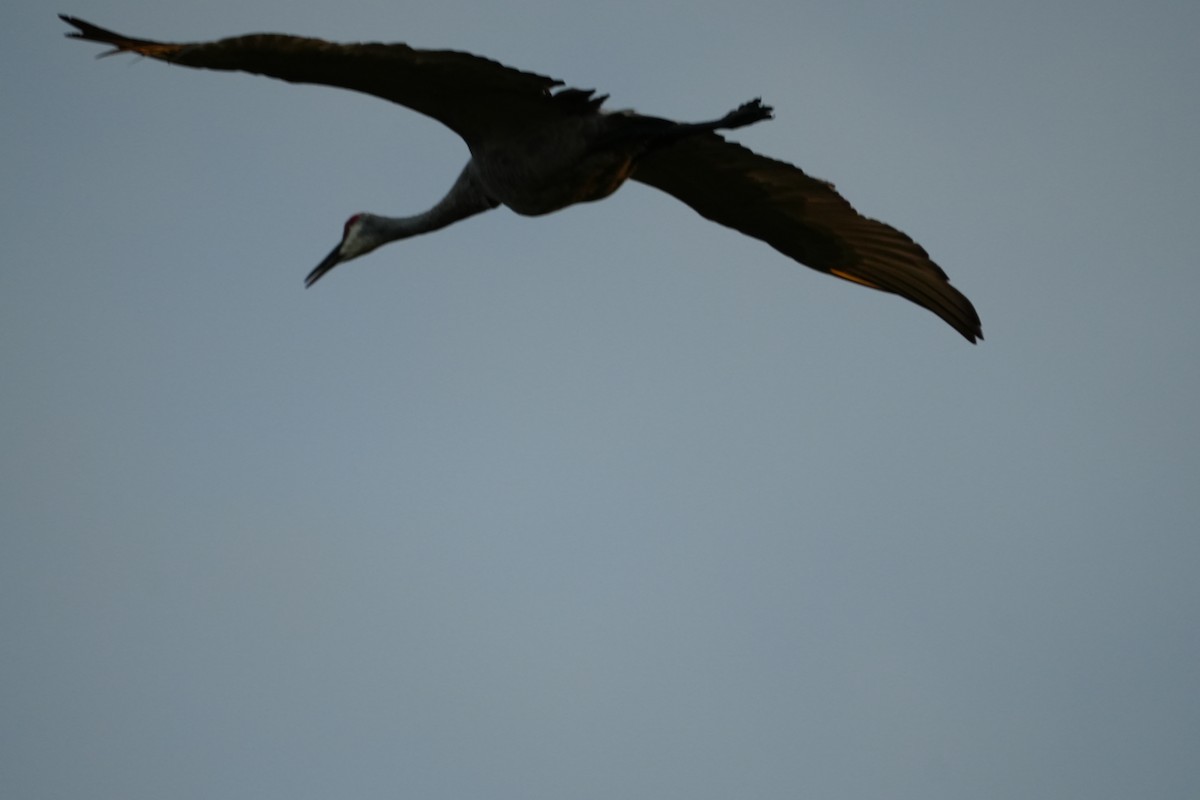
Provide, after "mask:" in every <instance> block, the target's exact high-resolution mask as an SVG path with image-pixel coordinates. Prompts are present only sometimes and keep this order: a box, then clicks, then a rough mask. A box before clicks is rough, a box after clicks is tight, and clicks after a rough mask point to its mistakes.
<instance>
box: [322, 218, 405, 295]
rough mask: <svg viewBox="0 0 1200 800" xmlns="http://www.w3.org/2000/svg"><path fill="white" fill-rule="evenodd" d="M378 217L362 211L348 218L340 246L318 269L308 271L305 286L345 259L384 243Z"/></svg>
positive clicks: (331, 252)
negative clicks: (377, 221)
mask: <svg viewBox="0 0 1200 800" xmlns="http://www.w3.org/2000/svg"><path fill="white" fill-rule="evenodd" d="M377 219H378V217H376V216H375V215H374V214H366V213H360V214H355V215H354V216H352V217H350V219H348V220H346V225H345V227H344V228H343V229H342V241H340V242H338V246H337V247H335V248H333V250H332V251H330V253H329V255H327V256H325V260H324V261H322V262H321V263H320V264H318V265H317V267H316V269H314V270H313V271H312V272H310V273H308V277H307V278H305V279H304V286H305V287H309V286H312V285H313V284H314V283H316V282H317V281H319V280H320V279H321V277H322V276H323V275H324V274H325V273H326V272H329V270H331V269H333V268H334V267H336V266H337V265H338V264H341V263H342V262H343V261H349V260H350V259H352V258H358V257H359V256H361V255H365V254H367V253H369V252H371V251H372V250H374V249H375V248H376V247H379V245H381V244H383V243H384V241H385V240H384V239H383V238H382V237H381V236H380V235H379V230H378V226H377V225H376V224H375V222H376V220H377Z"/></svg>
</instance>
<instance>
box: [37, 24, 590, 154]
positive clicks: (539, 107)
mask: <svg viewBox="0 0 1200 800" xmlns="http://www.w3.org/2000/svg"><path fill="white" fill-rule="evenodd" d="M60 17H61V18H62V20H63V21H64V22H67V23H68V24H70V25H73V26H74V27H75V28H77V29H78V30H77V31H74V32H72V33H69V34H67V36H69V37H72V38H76V39H85V40H87V41H91V42H101V43H103V44H108V45H111V46H112V47H113V49H112V50H110V51H108V52H105V53H102V54H101V55H111V54H113V53H121V52H132V53H139V54H141V55H143V56H146V57H148V58H156V59H159V60H160V61H168V62H170V63H172V64H179V65H182V66H186V67H199V68H203V69H217V70H236V71H241V72H250V73H254V74H256V75H267V76H269V77H272V78H279V79H281V80H285V81H290V82H292V83H317V84H324V85H326V86H338V87H341V88H343V89H352V90H354V91H358V92H365V93H367V94H371V95H375V96H376V97H381V98H383V99H384V100H391V101H392V102H393V103H399V104H400V105H402V106H407V107H408V108H411V109H413V110H414V111H419V112H420V113H422V114H425V115H427V116H430V117H433V118H434V119H436V120H438V121H439V122H442V123H444V124H445V125H447V126H448V127H450V128H451V129H452V130H454V131H455V132H456V133H458V134H459V135H460V136H462V137H463V138H464V139H466V140H467V143H468V144H470V143H472V142H475V141H478V140H479V139H481V138H482V137H483V136H484V135H485V134H491V135H495V134H496V133H497V132H498V131H499V132H503V131H505V130H517V129H519V128H524V127H526V126H529V125H537V124H538V123H539V122H542V121H544V120H546V119H547V118H556V117H559V116H561V115H562V114H563V113H565V112H568V111H569V110H570V109H571V108H572V105H573V103H574V105H575V107H578V105H577V104H578V102H579V100H580V97H581V96H584V98H585V99H586V95H587V94H590V93H585V92H576V93H573V94H572V93H570V92H568V93H565V94H566V95H567V96H566V97H563V98H562V101H559V102H556V101H555V100H554V99H553V98H552V97H551V95H550V90H551V89H552V88H553V87H555V86H561V85H562V81H559V80H555V79H554V78H549V77H547V76H545V75H537V74H535V73H532V72H522V71H520V70H516V69H512V68H510V67H506V66H504V65H503V64H500V63H498V62H495V61H491V60H489V59H486V58H481V57H480V56H474V55H471V54H470V53H460V52H457V51H454V50H417V49H415V48H412V47H409V46H407V45H403V44H336V43H333V42H326V41H323V40H321V39H308V38H303V37H299V36H284V35H282V34H274V33H260V34H251V35H249V36H234V37H231V38H228V39H218V40H216V41H211V42H197V43H192V44H181V43H173V42H155V41H150V40H147V39H133V38H130V37H128V36H123V35H121V34H119V33H114V32H113V31H109V30H105V29H104V28H101V27H99V26H96V25H93V24H91V23H90V22H84V21H83V20H81V19H77V18H75V17H69V16H66V15H60ZM563 101H567V102H563ZM571 101H573V102H571Z"/></svg>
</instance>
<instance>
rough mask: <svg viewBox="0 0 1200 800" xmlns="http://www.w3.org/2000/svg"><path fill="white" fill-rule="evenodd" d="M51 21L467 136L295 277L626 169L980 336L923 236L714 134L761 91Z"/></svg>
mask: <svg viewBox="0 0 1200 800" xmlns="http://www.w3.org/2000/svg"><path fill="white" fill-rule="evenodd" d="M60 17H61V18H62V20H63V21H64V22H67V23H68V24H70V25H72V26H73V27H75V28H76V30H75V31H72V32H70V33H68V34H67V35H68V36H69V37H72V38H76V39H85V40H87V41H92V42H101V43H103V44H107V45H110V46H111V47H112V48H113V49H112V50H108V51H105V52H104V53H101V54H100V55H101V56H106V55H112V54H114V53H121V52H132V53H138V54H140V55H143V56H147V57H149V58H155V59H158V60H160V61H166V62H169V63H172V64H179V65H181V66H186V67H198V68H203V69H216V70H232V71H242V72H250V73H254V74H257V75H267V76H270V77H272V78H280V79H282V80H285V81H289V82H292V83H315V84H324V85H328V86H338V87H341V88H344V89H352V90H355V91H359V92H365V93H366V94H371V95H375V96H376V97H380V98H383V99H384V100H390V101H392V102H394V103H399V104H400V105H402V106H407V107H408V108H411V109H413V110H414V111H418V112H420V113H422V114H425V115H427V116H430V117H432V118H434V119H436V120H438V121H439V122H441V123H443V124H444V125H446V126H447V127H449V128H450V129H451V130H453V131H454V132H455V133H457V134H458V135H459V136H461V137H462V138H463V139H464V140H465V141H466V143H467V146H468V148H469V149H470V153H471V158H470V160H469V161H468V162H467V165H466V166H465V167H464V168H463V170H462V173H461V174H460V175H459V176H458V179H457V180H456V181H455V182H454V185H453V186H452V187H451V188H450V191H449V192H448V193H447V194H446V196H445V197H444V198H442V199H441V200H440V201H439V202H438V203H436V204H435V205H434V206H433V207H432V208H430V209H429V210H428V211H426V212H424V213H422V214H417V215H415V216H409V217H384V216H379V215H377V214H367V213H360V214H355V215H353V216H352V217H350V219H349V220H347V221H346V224H345V227H344V230H343V234H342V240H341V242H339V243H338V245H337V247H335V248H334V249H333V251H332V252H330V254H329V255H328V256H327V257H326V258H325V260H323V261H322V262H321V263H320V264H319V265H318V266H317V267H316V268H315V269H314V270H313V271H312V272H310V273H309V274H308V277H307V279H306V280H305V285H306V286H311V285H312V284H314V283H316V282H317V281H318V280H319V279H320V278H321V277H322V276H323V275H325V274H326V273H327V272H329V270H331V269H333V268H334V267H335V266H337V265H338V264H340V263H342V262H345V261H349V260H350V259H352V258H358V257H359V256H361V255H364V254H366V253H369V252H371V251H372V250H374V249H375V248H377V247H379V246H380V245H382V244H386V243H388V242H392V241H396V240H398V239H404V238H407V237H410V236H415V235H417V234H421V233H428V232H429V231H434V230H437V229H439V228H443V227H445V226H447V225H450V224H451V223H454V222H457V221H459V220H461V219H465V218H466V217H469V216H472V215H474V214H478V213H480V212H483V211H487V210H489V209H492V208H495V207H496V206H499V205H505V206H508V207H509V208H511V209H512V210H513V211H515V212H517V213H518V214H527V215H538V214H548V213H550V212H552V211H557V210H559V209H561V208H565V207H567V206H569V205H573V204H575V203H581V202H585V201H589V200H599V199H601V198H603V197H607V196H608V195H610V194H612V193H613V192H614V191H616V189H617V188H618V187H619V186H620V185H621V184H622V183H624V182H625V180H626V179H627V178H633V179H634V180H635V181H639V182H640V183H645V184H648V185H650V186H653V187H655V188H656V189H660V190H662V191H664V192H666V193H667V194H670V195H672V196H673V197H675V198H677V199H679V200H682V201H683V202H684V203H686V204H687V205H689V206H691V207H692V208H693V209H695V210H696V211H697V212H699V213H700V214H701V215H702V216H704V217H706V218H708V219H710V220H712V221H713V222H718V223H720V224H722V225H725V226H728V227H730V228H733V229H735V230H738V231H741V232H742V233H744V234H746V235H748V236H753V237H754V238H756V239H761V240H762V241H764V242H766V243H767V244H769V245H771V246H772V247H774V248H775V249H776V250H778V251H780V252H781V253H783V254H784V255H786V256H788V257H790V258H792V259H795V260H796V261H798V262H800V263H801V264H805V265H807V266H809V267H812V268H814V269H817V270H820V271H821V272H826V273H829V274H831V275H835V276H837V277H839V278H843V279H845V280H848V281H853V282H855V283H859V284H862V285H863V286H869V287H871V288H874V289H881V290H883V291H886V292H892V293H894V294H898V295H900V296H901V297H906V298H908V299H909V300H911V301H913V302H915V303H917V304H918V305H921V306H924V307H925V308H927V309H929V310H930V311H932V312H933V313H935V314H937V315H938V316H939V317H941V318H942V319H943V320H945V321H946V322H948V323H949V324H950V325H951V326H953V328H954V329H955V330H957V331H958V332H959V333H961V334H962V335H963V336H964V337H966V339H967V340H968V341H970V342H974V341H975V340H976V339H982V338H983V331H982V329H981V327H980V323H979V315H978V314H976V312H975V308H974V307H973V306H972V305H971V302H970V301H969V300H967V298H966V297H965V296H964V295H963V294H962V293H961V292H959V291H958V290H957V289H955V288H954V287H953V286H951V285H950V283H949V281H948V279H947V277H946V273H945V272H943V271H942V269H941V268H940V267H938V266H937V264H935V263H933V261H932V260H930V258H929V256H928V254H927V253H926V252H925V250H924V249H923V248H922V247H921V246H920V245H918V244H917V243H916V242H914V241H913V240H912V239H910V238H909V237H908V236H906V235H905V234H903V233H901V232H900V231H898V230H896V229H895V228H893V227H891V226H890V225H887V224H885V223H883V222H879V221H878V220H874V219H868V218H867V217H864V216H862V215H860V214H859V213H858V212H857V211H855V210H854V209H853V208H852V207H851V206H850V204H849V203H848V202H847V201H846V200H845V199H844V198H843V197H842V196H841V195H840V194H838V193H837V191H835V189H834V187H833V185H832V184H830V183H828V182H826V181H823V180H819V179H817V178H814V177H812V176H810V175H807V174H805V173H804V172H803V171H802V170H800V169H799V168H798V167H795V166H792V165H791V164H787V163H784V162H782V161H776V160H774V159H771V158H767V157H766V156H761V155H758V154H756V153H753V152H751V151H750V150H748V149H746V148H745V147H742V146H741V145H738V144H734V143H732V142H729V141H726V140H725V139H724V138H722V137H721V136H720V135H718V134H717V133H716V131H718V130H731V129H734V128H740V127H743V126H745V125H751V124H753V123H756V122H760V121H762V120H766V119H770V118H771V111H772V109H771V108H770V107H769V106H765V105H763V104H762V102H761V101H759V100H752V101H750V102H748V103H744V104H742V105H741V106H739V107H738V108H736V109H734V110H733V111H730V112H729V113H728V114H726V115H725V116H723V117H721V118H720V119H716V120H712V121H709V122H700V123H679V122H672V121H670V120H665V119H659V118H657V117H649V116H644V115H642V114H635V113H632V112H606V111H602V110H601V105H602V104H603V103H604V101H605V100H606V99H608V98H607V95H602V96H597V95H596V94H595V92H594V91H593V90H584V89H568V88H559V87H562V86H563V82H562V81H559V80H555V79H553V78H549V77H546V76H544V75H538V74H535V73H532V72H523V71H520V70H516V69H513V68H511V67H506V66H503V65H502V64H499V63H497V62H495V61H491V60H489V59H486V58H482V57H480V56H475V55H471V54H469V53H462V52H456V51H452V50H417V49H415V48H412V47H409V46H407V45H403V44H336V43H333V42H326V41H322V40H320V39H308V38H301V37H297V36H285V35H280V34H252V35H248V36H235V37H231V38H227V39H219V40H215V41H211V42H197V43H191V44H183V43H172V42H156V41H151V40H148V39H133V38H130V37H128V36H123V35H121V34H119V33H114V32H112V31H109V30H105V29H104V28H101V27H98V26H96V25H92V24H91V23H89V22H84V21H83V20H81V19H77V18H75V17H70V16H66V15H60Z"/></svg>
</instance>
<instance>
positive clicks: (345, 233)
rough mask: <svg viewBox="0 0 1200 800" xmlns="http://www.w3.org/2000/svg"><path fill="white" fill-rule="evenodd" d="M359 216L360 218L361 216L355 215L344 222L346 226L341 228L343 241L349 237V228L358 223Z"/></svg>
mask: <svg viewBox="0 0 1200 800" xmlns="http://www.w3.org/2000/svg"><path fill="white" fill-rule="evenodd" d="M361 216H362V214H355V215H354V216H353V217H351V218H350V219H348V220H346V225H345V227H344V228H342V238H343V239H345V238H346V237H347V236H349V235H350V228H351V227H352V226H353V225H354V223H356V222H358V219H359V217H361Z"/></svg>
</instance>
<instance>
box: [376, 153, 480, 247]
mask: <svg viewBox="0 0 1200 800" xmlns="http://www.w3.org/2000/svg"><path fill="white" fill-rule="evenodd" d="M497 205H499V203H497V202H496V201H494V200H492V199H491V198H490V197H488V196H487V194H486V193H485V192H484V191H483V187H482V186H480V185H479V179H478V177H477V175H476V171H475V165H474V163H472V162H467V165H466V166H465V167H463V171H462V173H460V174H459V176H458V180H456V181H455V182H454V185H453V186H451V187H450V191H449V192H447V193H446V196H445V197H443V198H442V199H441V200H439V201H438V202H437V204H436V205H434V207H433V208H431V209H429V210H428V211H425V212H422V213H420V214H414V215H413V216H411V217H381V216H378V215H371V223H372V228H374V230H373V234H374V236H373V237H372V238H373V239H374V238H377V239H378V242H379V244H384V243H386V242H394V241H396V240H397V239H407V238H409V237H411V236H417V235H419V234H422V233H429V232H430V231H436V230H438V229H439V228H444V227H446V226H447V225H450V224H452V223H455V222H458V221H459V220H460V219H466V218H467V217H470V216H474V215H475V214H479V213H481V212H483V211H488V210H490V209H493V208H495V207H496V206H497Z"/></svg>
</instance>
